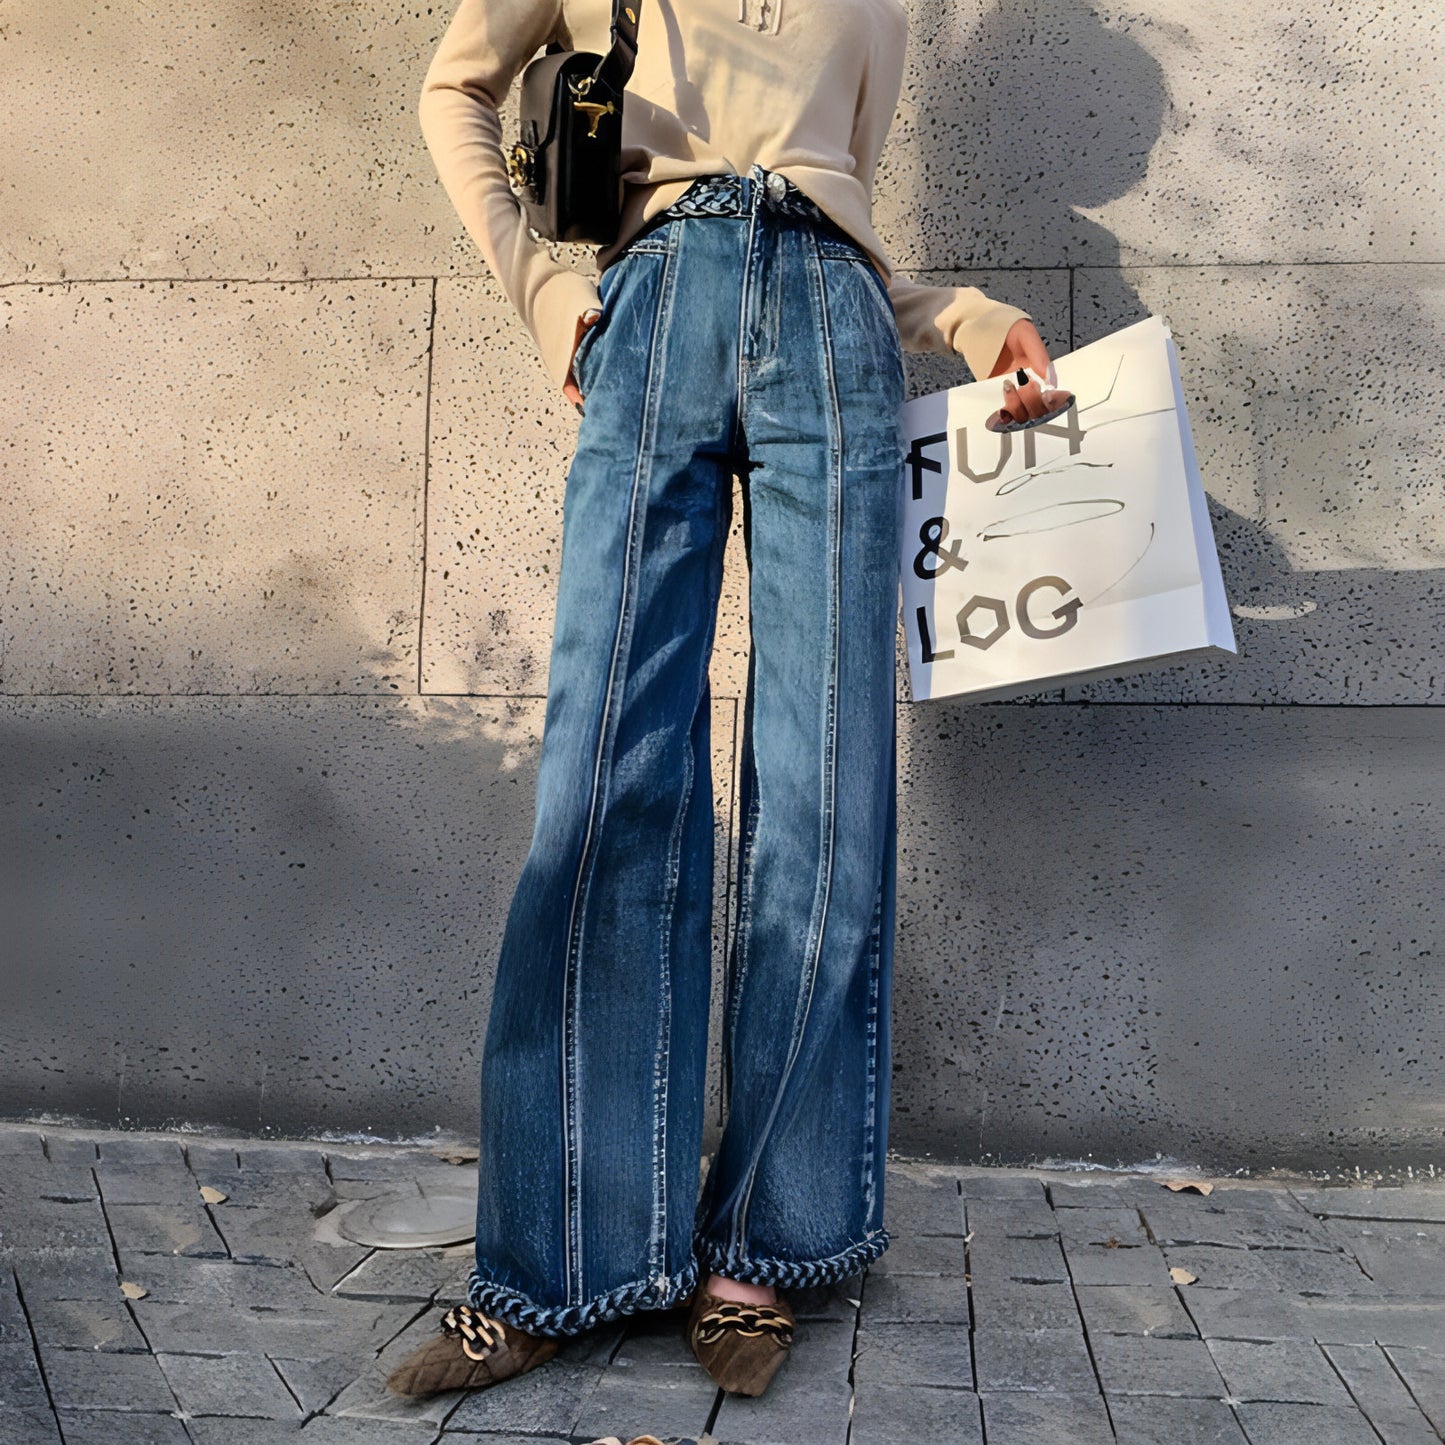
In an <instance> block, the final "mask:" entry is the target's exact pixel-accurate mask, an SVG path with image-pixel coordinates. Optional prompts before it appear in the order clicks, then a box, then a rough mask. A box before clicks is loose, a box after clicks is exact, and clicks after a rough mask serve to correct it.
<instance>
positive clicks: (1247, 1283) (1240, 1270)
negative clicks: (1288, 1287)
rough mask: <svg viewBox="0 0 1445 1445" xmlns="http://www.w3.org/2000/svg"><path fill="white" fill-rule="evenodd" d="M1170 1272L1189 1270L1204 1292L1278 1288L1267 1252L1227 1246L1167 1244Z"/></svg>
mask: <svg viewBox="0 0 1445 1445" xmlns="http://www.w3.org/2000/svg"><path fill="white" fill-rule="evenodd" d="M1160 1252H1161V1253H1162V1254H1163V1256H1164V1264H1165V1267H1166V1278H1168V1275H1167V1271H1168V1270H1170V1269H1187V1270H1188V1271H1189V1273H1190V1274H1192V1275H1193V1276H1194V1277H1195V1278H1194V1283H1193V1284H1191V1285H1189V1286H1188V1287H1189V1288H1193V1287H1194V1284H1198V1285H1199V1286H1202V1287H1203V1288H1204V1289H1216V1290H1218V1289H1227V1290H1251V1289H1252V1290H1267V1289H1276V1288H1278V1285H1277V1283H1276V1277H1275V1275H1274V1274H1273V1273H1272V1272H1271V1270H1270V1267H1269V1260H1268V1258H1267V1256H1266V1254H1265V1252H1264V1251H1263V1250H1260V1249H1243V1248H1238V1247H1236V1246H1234V1245H1224V1244H1184V1245H1166V1246H1164V1247H1163V1248H1162V1249H1161V1251H1160Z"/></svg>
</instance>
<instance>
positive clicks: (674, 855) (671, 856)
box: [648, 673, 706, 1276]
mask: <svg viewBox="0 0 1445 1445" xmlns="http://www.w3.org/2000/svg"><path fill="white" fill-rule="evenodd" d="M704 676H706V673H704ZM701 691H702V689H701V687H699V688H698V693H699V695H700V694H701ZM696 721H697V704H696V703H694V704H693V716H692V722H690V723H689V725H688V742H687V747H686V748H685V749H684V752H683V763H684V768H683V783H682V789H681V793H682V796H681V798H680V799H679V801H678V806H677V814H676V816H675V817H674V818H673V820H672V833H671V835H670V836H669V838H668V844H667V906H666V908H665V909H664V910H663V920H662V971H661V977H660V978H659V980H658V983H659V989H660V994H659V998H660V1007H659V1008H658V1017H657V1049H656V1051H655V1053H654V1056H653V1064H652V1111H653V1112H652V1117H653V1134H652V1138H653V1148H652V1176H653V1203H652V1209H653V1215H652V1239H651V1241H650V1248H649V1253H648V1267H649V1269H650V1270H651V1271H652V1273H653V1274H654V1276H657V1275H662V1274H663V1273H664V1271H665V1270H666V1267H667V1083H668V1075H669V1072H670V1068H671V1054H672V1038H671V1030H672V918H673V914H674V913H675V912H676V911H677V887H678V882H679V875H680V871H681V870H680V866H679V860H680V857H681V853H682V830H683V820H684V819H685V818H686V817H687V809H688V805H689V804H690V803H691V801H692V790H693V786H694V783H695V780H696V776H697V765H696V762H695V761H694V759H693V755H692V728H693V726H695V724H696Z"/></svg>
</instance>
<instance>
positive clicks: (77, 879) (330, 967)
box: [0, 696, 735, 1137]
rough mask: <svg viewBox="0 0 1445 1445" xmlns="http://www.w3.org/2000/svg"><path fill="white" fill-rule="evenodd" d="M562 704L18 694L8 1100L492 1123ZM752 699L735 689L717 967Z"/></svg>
mask: <svg viewBox="0 0 1445 1445" xmlns="http://www.w3.org/2000/svg"><path fill="white" fill-rule="evenodd" d="M542 713H543V703H542V700H541V699H537V698H527V697H523V698H514V699H513V698H419V697H416V696H412V697H410V698H347V697H336V698H225V699H221V698H185V699H182V698H165V699H150V698H144V699H142V698H114V699H105V700H98V701H97V700H90V699H86V700H81V699H69V698H57V699H4V700H0V857H3V858H4V859H5V868H4V870H3V875H0V916H3V917H4V918H5V920H6V939H5V945H4V947H5V960H6V961H5V982H6V1007H5V1010H4V1016H3V1021H0V1098H3V1099H5V1100H6V1101H7V1105H8V1106H9V1107H15V1106H16V1105H17V1104H18V1103H19V1102H20V1101H22V1100H23V1101H25V1102H24V1105H23V1107H25V1108H27V1109H31V1110H38V1111H44V1112H46V1113H51V1114H54V1113H75V1114H80V1115H83V1116H86V1117H89V1118H92V1119H94V1120H97V1121H103V1122H105V1123H110V1124H120V1125H132V1124H136V1123H140V1122H152V1121H158V1120H169V1121H171V1122H172V1123H178V1122H182V1121H186V1120H216V1121H218V1122H219V1121H225V1124H226V1127H228V1128H235V1129H241V1130H250V1131H262V1130H267V1129H291V1130H293V1131H294V1130H296V1129H298V1128H304V1129H313V1128H314V1129H333V1128H335V1129H342V1130H359V1131H362V1132H364V1133H368V1134H373V1135H377V1136H381V1137H409V1136H416V1135H422V1134H426V1133H429V1132H431V1131H432V1130H433V1129H435V1128H437V1127H442V1128H447V1129H452V1130H455V1131H458V1132H462V1133H468V1132H470V1133H474V1132H475V1129H476V1118H477V1107H478V1099H477V1089H478V1075H477V1070H478V1068H479V1066H480V1044H481V1040H482V1037H483V1034H484V1031H485V1026H486V1010H487V1006H488V1004H489V1002H490V998H491V985H492V979H493V977H494V969H495V962H496V950H497V947H498V945H499V943H500V940H501V933H502V926H503V924H504V922H505V919H506V910H507V905H508V903H509V901H510V897H511V890H512V887H513V885H514V883H515V881H516V875H517V873H518V871H519V870H520V868H521V866H522V862H523V860H524V859H525V857H526V853H527V846H528V842H529V840H530V838H531V831H532V819H533V799H534V794H535V788H536V761H537V755H538V750H539V745H540V741H541V727H542ZM734 714H735V707H734V704H733V703H732V702H731V701H730V700H724V701H720V702H717V703H715V704H714V707H713V716H712V727H713V738H714V759H715V767H714V809H715V815H716V845H715V846H716V848H717V850H718V852H719V856H720V863H719V867H718V868H717V870H716V872H715V885H714V916H715V920H714V955H715V956H714V968H713V973H714V977H715V978H718V979H720V978H721V974H722V948H723V946H724V939H725V934H726V924H725V911H726V899H727V889H728V886H729V882H730V875H729V872H728V868H727V865H726V861H725V851H724V850H725V845H726V840H727V835H728V830H729V827H730V823H731V818H730V800H731V796H732V771H733V767H734V759H733V721H734ZM715 994H716V995H717V998H716V1003H717V1006H719V1007H720V985H719V987H718V988H717V989H715ZM719 1107H720V1106H719V1095H718V1082H717V1069H716V1064H715V1063H714V1068H713V1074H712V1080H711V1085H710V1098H709V1109H710V1112H711V1114H712V1116H713V1117H716V1114H717V1111H718V1109H719Z"/></svg>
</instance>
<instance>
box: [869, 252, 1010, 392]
mask: <svg viewBox="0 0 1445 1445" xmlns="http://www.w3.org/2000/svg"><path fill="white" fill-rule="evenodd" d="M888 296H889V299H890V300H891V301H892V302H893V313H894V315H895V316H896V317H897V318H898V335H899V338H900V339H901V340H902V342H903V349H904V350H905V351H956V352H958V353H959V354H960V355H961V356H962V357H963V359H964V360H965V361H966V362H967V363H968V369H969V370H970V371H971V372H972V373H973V375H974V379H975V380H977V381H984V380H987V378H988V377H989V376H990V375H991V374H992V372H993V368H994V365H995V364H996V363H997V361H998V357H999V352H1001V351H1002V350H1003V343H1004V338H1005V337H1006V336H1007V335H1008V332H1009V327H1011V326H1012V325H1013V324H1014V322H1015V321H1018V320H1019V319H1020V318H1023V319H1024V320H1026V321H1032V320H1033V317H1031V316H1030V315H1029V313H1028V312H1027V311H1021V310H1019V308H1018V307H1017V306H1010V305H1009V304H1008V302H1006V301H995V300H994V299H993V298H992V297H990V296H986V295H984V293H983V292H982V291H980V290H979V289H978V287H977V286H924V285H921V284H920V283H918V282H917V281H909V280H908V279H906V278H905V277H903V276H900V275H898V274H897V272H894V273H893V275H892V276H891V277H890V279H889V282H888Z"/></svg>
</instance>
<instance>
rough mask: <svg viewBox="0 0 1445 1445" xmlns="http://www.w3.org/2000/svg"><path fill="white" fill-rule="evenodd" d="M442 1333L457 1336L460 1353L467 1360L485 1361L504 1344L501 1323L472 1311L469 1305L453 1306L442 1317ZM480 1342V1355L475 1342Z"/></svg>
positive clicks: (504, 1338)
mask: <svg viewBox="0 0 1445 1445" xmlns="http://www.w3.org/2000/svg"><path fill="white" fill-rule="evenodd" d="M442 1333H443V1334H444V1335H453V1336H459V1337H460V1339H461V1342H462V1353H463V1354H464V1355H466V1357H467V1358H468V1359H469V1360H485V1359H486V1358H487V1357H488V1356H489V1355H494V1354H496V1352H497V1351H498V1350H500V1349H501V1348H502V1346H503V1345H504V1344H505V1343H506V1337H505V1335H504V1333H503V1329H502V1325H501V1322H500V1321H498V1320H494V1319H492V1318H491V1317H490V1316H488V1315H484V1314H482V1313H481V1311H480V1310H474V1309H473V1308H472V1307H471V1306H470V1305H453V1306H452V1307H451V1309H449V1310H448V1311H447V1312H446V1314H444V1315H443V1316H442ZM479 1340H480V1341H481V1353H480V1354H479V1353H477V1342H478V1341H479Z"/></svg>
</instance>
